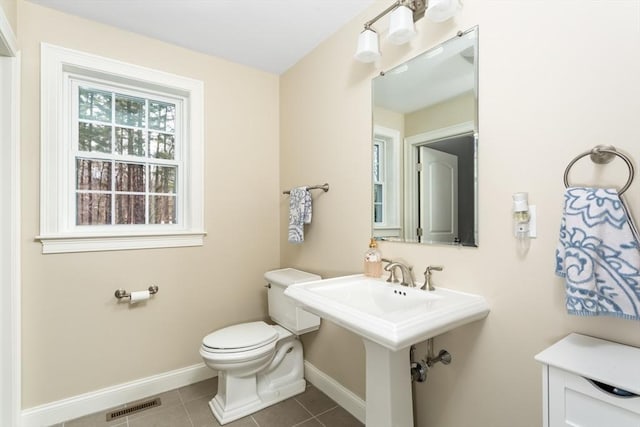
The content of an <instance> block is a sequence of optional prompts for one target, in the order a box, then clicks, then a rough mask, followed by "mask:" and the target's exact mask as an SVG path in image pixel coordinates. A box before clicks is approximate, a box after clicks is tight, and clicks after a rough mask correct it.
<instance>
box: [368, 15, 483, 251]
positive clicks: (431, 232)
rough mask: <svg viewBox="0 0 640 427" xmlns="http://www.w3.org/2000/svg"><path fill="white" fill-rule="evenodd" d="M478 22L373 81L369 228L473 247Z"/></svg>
mask: <svg viewBox="0 0 640 427" xmlns="http://www.w3.org/2000/svg"><path fill="white" fill-rule="evenodd" d="M477 70H478V27H474V28H472V29H470V30H468V31H465V32H459V33H458V34H457V36H456V37H454V38H452V39H450V40H447V41H446V42H444V43H442V44H441V45H439V46H436V47H434V48H433V49H430V50H428V51H427V52H425V53H423V54H421V55H418V56H417V57H415V58H413V59H411V60H409V61H407V62H405V63H404V64H401V65H399V66H397V67H395V68H393V69H392V70H390V71H387V72H382V73H380V76H378V77H376V78H375V79H373V85H372V91H373V96H372V99H373V133H372V134H373V165H372V166H373V168H372V170H373V185H372V189H373V204H372V206H373V209H372V211H373V212H372V219H373V233H372V235H373V236H374V237H376V238H378V239H382V240H392V241H401V242H417V243H426V244H455V245H464V246H478V183H477V175H478V174H477V171H478V161H477V159H478V156H477V148H478V119H477V116H478V115H477V111H478V85H477Z"/></svg>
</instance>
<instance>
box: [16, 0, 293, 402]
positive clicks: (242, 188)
mask: <svg viewBox="0 0 640 427" xmlns="http://www.w3.org/2000/svg"><path fill="white" fill-rule="evenodd" d="M18 21H19V29H20V31H19V34H18V37H19V40H20V45H21V47H22V61H23V62H22V159H23V162H24V163H23V165H22V201H23V204H22V215H23V217H22V227H23V228H22V236H23V238H22V245H23V253H22V263H23V272H22V277H23V284H22V292H23V293H22V304H23V307H22V316H23V318H22V326H23V330H22V341H23V349H22V356H23V360H22V367H23V383H22V389H23V407H24V408H29V407H32V406H35V405H39V404H43V403H47V402H51V401H56V400H59V399H62V398H66V397H70V396H75V395H78V394H81V393H85V392H89V391H94V390H97V389H100V388H103V387H107V386H112V385H116V384H121V383H124V382H127V381H132V380H135V379H138V378H144V377H148V376H150V375H154V374H159V373H163V372H166V371H170V370H173V369H178V368H182V367H185V366H190V365H193V364H196V363H200V362H201V361H202V360H201V358H200V356H199V354H198V350H199V346H200V343H201V341H202V337H203V336H204V335H205V334H207V333H208V332H210V331H211V330H213V329H216V328H220V327H222V326H226V325H229V324H232V323H235V322H240V321H246V320H256V319H261V318H263V317H264V316H265V314H266V295H265V291H264V288H263V277H262V275H263V273H264V272H265V271H266V270H268V269H272V268H275V267H278V266H279V258H278V251H279V249H278V245H279V240H278V234H279V217H278V212H279V203H280V199H281V198H282V196H281V194H280V186H279V182H278V180H279V177H278V167H279V159H278V133H279V130H278V123H279V117H278V115H279V111H278V104H279V100H278V98H279V95H278V91H279V83H278V76H277V75H273V74H268V73H264V72H260V71H256V70H254V69H250V68H247V67H244V66H240V65H235V64H232V63H229V62H225V61H222V60H219V59H215V58H212V57H209V56H206V55H202V54H198V53H194V52H191V51H188V50H185V49H181V48H178V47H175V46H171V45H167V44H163V43H160V42H158V41H154V40H151V39H147V38H144V37H140V36H138V35H135V34H132V33H128V32H124V31H119V30H116V29H113V28H110V27H106V26H103V25H100V24H97V23H93V22H89V21H85V20H82V19H78V18H75V17H71V16H69V15H65V14H62V13H59V12H56V11H53V10H50V9H46V8H43V7H40V6H37V5H35V4H33V3H29V2H25V1H20V2H19V3H18ZM41 42H47V43H51V44H55V45H59V46H64V47H67V48H72V49H77V50H82V51H85V52H90V53H94V54H98V55H102V56H106V57H109V58H114V59H117V60H122V61H126V62H129V63H133V64H138V65H143V66H147V67H152V68H155V69H159V70H164V71H168V72H171V73H176V74H180V75H184V76H187V77H192V78H196V79H200V80H202V81H204V85H205V140H206V158H205V170H206V172H205V174H206V182H205V191H206V194H205V209H206V211H205V215H206V218H205V221H206V223H205V225H206V229H207V231H208V233H209V234H208V236H207V237H206V238H205V245H204V246H203V247H197V248H177V249H157V250H139V251H116V252H100V253H84V254H62V255H42V254H41V246H40V244H39V243H38V242H36V241H34V236H36V235H37V234H38V227H39V206H38V201H39V193H38V191H39V190H38V187H39V160H38V159H39V150H40V138H39V130H40V129H39V108H40V104H39V101H40V98H39V78H40V68H39V67H40V47H39V45H40V43H41ZM247 118H251V120H250V121H251V126H247ZM150 284H157V285H158V286H159V287H160V291H159V293H158V294H157V295H156V296H154V297H153V298H152V300H150V301H148V302H146V303H145V304H140V305H139V306H135V307H134V306H129V305H128V304H118V303H117V302H116V299H115V298H114V296H113V293H114V291H115V290H116V289H117V288H120V287H122V288H125V289H127V290H130V291H132V290H140V289H145V288H146V287H148V286H149V285H150Z"/></svg>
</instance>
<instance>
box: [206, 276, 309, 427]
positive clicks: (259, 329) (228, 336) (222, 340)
mask: <svg viewBox="0 0 640 427" xmlns="http://www.w3.org/2000/svg"><path fill="white" fill-rule="evenodd" d="M264 277H265V279H266V281H267V285H266V287H267V288H268V291H267V300H268V303H269V317H270V318H271V320H273V321H274V322H275V323H276V325H270V324H267V323H265V322H262V321H259V322H247V323H239V324H236V325H232V326H228V327H226V328H222V329H219V330H217V331H214V332H212V333H210V334H209V335H207V336H206V337H204V339H203V340H202V346H201V347H200V355H201V356H202V359H203V360H204V363H205V364H206V365H207V366H208V367H210V368H211V369H214V370H216V371H217V372H218V394H216V395H215V397H214V398H213V399H211V401H210V402H209V407H210V408H211V411H212V412H213V415H214V416H215V417H216V419H217V420H218V422H219V423H220V424H226V423H228V422H231V421H234V420H237V419H238V418H242V417H245V416H247V415H249V414H252V413H254V412H256V411H259V410H260V409H262V408H265V407H267V406H270V405H273V404H275V403H277V402H280V401H282V400H285V399H288V398H290V397H292V396H295V395H296V394H299V393H302V392H303V391H304V390H305V385H306V383H305V380H304V364H303V354H302V344H301V343H300V340H299V338H298V336H299V335H302V334H305V333H307V332H311V331H315V330H317V329H318V328H319V327H320V318H319V317H318V316H316V315H313V314H311V313H308V312H306V311H304V310H302V309H300V308H298V307H296V305H295V303H294V301H293V300H292V299H291V298H289V297H288V296H285V295H284V291H285V289H286V287H287V286H289V285H293V284H295V283H302V282H309V281H312V280H320V279H321V277H320V276H318V275H316V274H311V273H307V272H304V271H300V270H296V269H293V268H284V269H280V270H273V271H268V272H266V273H265V275H264Z"/></svg>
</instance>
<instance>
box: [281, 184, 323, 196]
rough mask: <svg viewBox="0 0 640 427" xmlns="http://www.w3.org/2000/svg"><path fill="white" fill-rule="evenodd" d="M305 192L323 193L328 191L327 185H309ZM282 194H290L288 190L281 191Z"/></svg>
mask: <svg viewBox="0 0 640 427" xmlns="http://www.w3.org/2000/svg"><path fill="white" fill-rule="evenodd" d="M307 190H322V191H324V192H325V193H326V192H327V191H329V184H327V183H324V184H322V185H310V186H309V187H307ZM282 194H291V191H290V190H286V191H283V192H282Z"/></svg>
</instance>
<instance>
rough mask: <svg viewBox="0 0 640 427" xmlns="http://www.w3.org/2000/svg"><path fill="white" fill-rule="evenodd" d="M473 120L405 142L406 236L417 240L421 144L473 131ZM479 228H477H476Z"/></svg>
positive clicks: (414, 136)
mask: <svg viewBox="0 0 640 427" xmlns="http://www.w3.org/2000/svg"><path fill="white" fill-rule="evenodd" d="M473 131H474V125H473V122H463V123H459V124H456V125H453V126H448V127H444V128H440V129H435V130H432V131H428V132H424V133H419V134H417V135H412V136H408V137H406V138H405V140H404V141H405V143H404V190H405V194H404V233H405V235H404V238H405V241H408V242H412V241H415V238H416V237H415V233H416V229H417V228H418V217H417V212H418V167H417V164H418V150H417V147H419V146H420V145H424V144H428V143H429V142H433V141H437V140H439V139H442V138H448V137H450V136H455V135H462V134H464V133H468V132H473ZM476 230H477V228H476Z"/></svg>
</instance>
